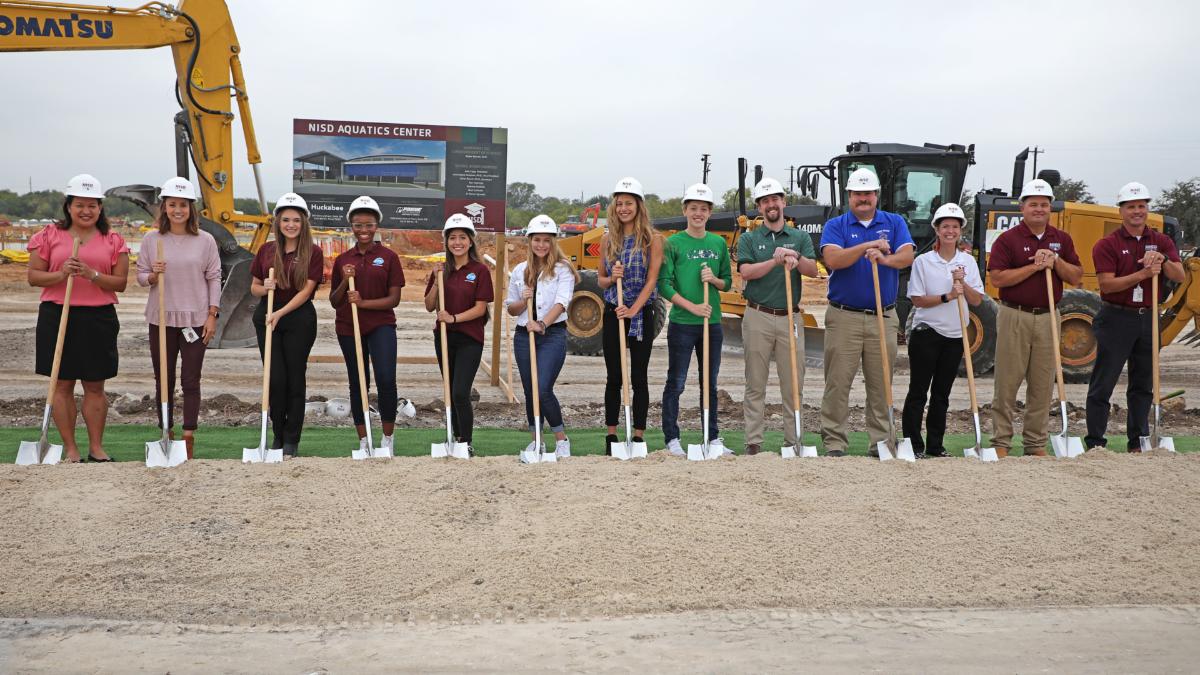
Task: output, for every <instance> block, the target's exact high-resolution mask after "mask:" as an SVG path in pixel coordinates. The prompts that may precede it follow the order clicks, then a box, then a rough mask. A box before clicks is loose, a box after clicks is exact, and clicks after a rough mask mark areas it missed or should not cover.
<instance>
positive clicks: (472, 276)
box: [467, 272, 475, 281]
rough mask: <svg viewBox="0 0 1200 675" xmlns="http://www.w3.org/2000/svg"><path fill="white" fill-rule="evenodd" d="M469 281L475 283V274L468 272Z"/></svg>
mask: <svg viewBox="0 0 1200 675" xmlns="http://www.w3.org/2000/svg"><path fill="white" fill-rule="evenodd" d="M467 281H475V273H474V272H467Z"/></svg>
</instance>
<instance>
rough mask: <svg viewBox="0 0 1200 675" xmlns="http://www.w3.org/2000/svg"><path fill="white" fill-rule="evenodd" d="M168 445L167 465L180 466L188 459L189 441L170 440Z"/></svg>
mask: <svg viewBox="0 0 1200 675" xmlns="http://www.w3.org/2000/svg"><path fill="white" fill-rule="evenodd" d="M167 445H168V447H167V466H168V467H174V466H179V465H180V464H183V463H184V462H186V461H187V443H184V442H183V441H170V442H169V443H168V444H167Z"/></svg>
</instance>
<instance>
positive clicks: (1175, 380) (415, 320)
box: [0, 260, 1200, 435]
mask: <svg viewBox="0 0 1200 675" xmlns="http://www.w3.org/2000/svg"><path fill="white" fill-rule="evenodd" d="M405 266H406V270H407V271H408V281H409V286H407V287H406V288H405V289H404V301H403V302H402V303H401V305H400V307H399V308H398V309H397V339H398V341H399V345H398V353H399V354H400V355H401V356H417V357H431V356H432V355H433V332H432V328H433V321H432V320H431V318H430V315H429V314H428V313H427V312H425V309H424V306H423V304H422V303H421V301H420V298H421V295H422V291H423V289H424V283H425V279H426V278H427V276H428V274H429V271H428V270H429V265H428V264H426V263H423V262H421V261H418V260H406V261H405ZM410 267H411V269H409V268H410ZM327 290H328V289H322V290H321V291H318V293H319V296H320V297H318V299H317V301H316V303H315V305H316V307H317V315H318V324H319V325H318V334H317V343H316V345H315V347H314V349H313V353H314V355H319V356H322V357H330V358H333V359H335V362H321V363H310V364H309V368H308V392H309V400H313V401H317V400H327V399H329V398H336V397H342V398H344V397H346V396H348V385H347V379H346V372H345V367H344V365H343V364H342V361H341V352H340V350H339V349H338V346H337V340H336V337H335V335H334V330H333V320H334V313H333V310H332V308H331V307H330V306H329V303H328V301H327ZM805 297H806V298H808V299H809V300H807V301H806V302H805V309H806V311H809V312H811V313H812V314H814V315H815V316H816V317H817V319H818V322H820V321H822V320H823V317H824V310H825V305H824V286H823V283H821V282H809V283H808V284H806V288H805ZM145 302H146V291H145V290H144V289H142V288H140V287H138V286H137V285H136V284H135V283H131V284H130V286H129V290H128V291H127V292H126V293H124V294H122V296H121V303H120V305H119V306H118V314H119V316H120V319H121V324H122V330H121V335H120V338H119V349H120V353H121V368H120V374H119V375H118V376H117V377H116V378H114V379H112V380H109V381H108V383H107V390H108V392H109V396H110V399H111V400H112V403H113V405H112V407H111V408H110V415H111V417H112V420H113V421H114V422H118V423H121V422H128V423H154V416H155V406H156V403H155V400H156V399H155V398H154V397H155V396H156V394H155V388H154V383H153V375H152V370H151V363H150V356H149V354H150V352H149V346H148V338H147V335H146V332H145V326H146V322H145V318H144V309H145ZM37 306H38V292H37V291H35V290H34V289H31V288H30V287H29V286H28V284H26V283H25V268H24V266H23V265H11V264H10V265H0V315H3V316H4V318H5V320H4V322H3V323H2V324H0V425H6V426H28V425H36V424H39V423H40V421H41V413H42V408H43V405H44V398H43V397H44V396H45V387H46V385H45V378H43V377H41V376H38V375H35V374H34V372H33V358H34V336H33V328H34V326H35V325H36V323H37ZM510 326H511V324H510ZM510 331H511V327H510ZM490 340H491V333H490V331H489V332H488V346H487V348H486V349H485V358H489V355H490V354H491V351H490V349H491V348H490ZM508 346H509V345H508V341H506V343H505V344H504V348H503V352H504V355H502V356H501V362H500V370H501V377H502V378H504V377H506V374H507V370H508V362H507V350H508ZM1162 358H1163V368H1162V373H1163V385H1162V386H1163V390H1164V392H1166V391H1171V390H1174V389H1186V388H1188V387H1189V386H1192V385H1194V383H1195V382H1196V381H1197V379H1200V350H1197V349H1192V348H1189V347H1185V346H1182V345H1171V346H1168V347H1167V348H1166V349H1164V350H1163V357H1162ZM897 361H898V362H897V367H896V375H895V378H894V382H895V383H894V391H895V392H896V393H895V396H896V400H897V403H896V406H897V409H899V407H900V406H901V405H902V404H903V397H904V392H906V391H907V388H908V359H907V356H906V355H905V353H904V349H903V348H901V350H900V356H899V358H898V360H897ZM260 367H261V366H260V365H259V359H258V354H257V350H255V349H253V348H245V349H221V350H212V351H210V352H209V353H208V355H207V356H206V358H205V364H204V379H203V383H202V386H203V395H204V398H205V402H204V405H203V407H202V409H201V423H202V424H204V423H209V424H219V425H239V424H258V415H259V403H258V400H259V395H260V394H259V391H260V390H259V387H260V386H261V374H260V373H261V371H260V370H259V368H260ZM512 370H513V375H512V377H513V384H514V385H515V387H516V392H515V395H516V399H515V401H516V402H515V403H510V402H509V401H508V398H507V396H506V394H505V393H504V391H503V390H502V389H500V388H498V387H493V386H491V385H490V384H489V375H488V373H487V372H486V371H485V370H484V369H483V368H481V369H480V372H479V375H478V377H477V379H476V385H475V386H476V391H477V392H478V401H479V402H478V406H477V408H476V411H475V412H476V424H478V425H480V426H509V425H511V423H512V419H513V418H514V416H516V417H519V416H520V415H521V414H522V410H523V408H522V404H521V401H522V400H523V398H522V394H521V392H520V376H519V375H518V374H517V372H516V366H515V364H514V365H513V366H512ZM649 372H650V390H651V393H652V396H651V401H652V404H651V410H650V415H649V417H650V422H649V423H650V425H651V426H652V427H657V426H658V425H659V424H660V422H659V420H660V415H661V412H660V410H661V409H660V407H659V404H658V403H657V401H658V400H659V399H660V396H659V395H658V394H659V393H660V392H661V391H662V386H663V383H664V378H665V376H666V372H667V358H666V332H665V331H664V332H663V333H662V334H661V335H660V336H659V338H658V340H657V341H656V343H655V349H654V352H653V356H652V357H651V364H650V369H649ZM860 377H861V376H860ZM606 379H607V373H606V370H605V367H604V360H603V358H601V357H589V356H568V357H567V362H566V365H565V366H564V367H563V370H562V374H561V375H560V376H559V380H558V385H557V386H556V387H555V393H556V394H557V395H558V397H559V399H560V401H561V402H562V403H563V406H564V411H563V413H564V418H565V421H566V423H567V425H568V426H569V427H594V426H601V425H602V424H603V423H604V410H603V405H602V403H601V400H602V391H603V383H604V382H605V381H606ZM398 380H399V388H400V396H401V397H403V398H407V399H410V400H412V401H413V402H414V404H415V405H416V406H417V408H418V416H417V418H416V419H414V420H411V421H407V422H404V423H406V424H409V425H412V426H421V427H436V426H439V425H441V424H443V421H442V420H443V417H442V414H441V410H442V407H441V406H442V401H441V399H442V390H441V374H440V371H439V370H438V368H437V366H436V365H434V364H406V365H404V366H402V367H401V369H400V371H399V375H398ZM977 385H978V395H979V400H980V402H981V404H982V405H983V406H984V407H983V410H982V412H983V414H982V420H983V422H984V427H985V433H987V432H988V431H989V430H990V415H988V414H987V410H988V408H987V404H988V402H990V401H991V397H992V379H991V377H990V376H985V377H982V378H979V379H978V380H977ZM718 386H719V390H720V391H719V392H718V395H719V397H720V403H719V415H720V416H721V419H722V420H723V424H724V425H725V426H731V427H732V426H740V424H741V418H742V411H741V401H742V396H743V390H744V378H743V375H742V360H741V355H740V354H739V353H735V352H727V353H726V354H725V355H724V358H723V361H722V368H721V372H720V375H719V378H718ZM823 386H824V385H823V380H822V378H821V374H820V373H819V372H814V371H812V370H810V372H808V373H807V375H806V376H805V378H804V385H803V389H804V401H805V403H804V408H805V413H804V414H805V427H806V428H807V429H810V430H816V429H818V428H819V420H818V412H819V401H820V400H821V396H822V393H823ZM1122 386H1123V385H1120V386H1119V387H1118V390H1117V391H1118V395H1116V396H1114V399H1113V401H1114V404H1115V407H1116V408H1117V410H1116V411H1115V412H1116V413H1117V414H1114V415H1113V418H1112V422H1111V423H1110V433H1121V432H1122V431H1123V429H1124V415H1123V414H1121V412H1120V410H1119V409H1120V408H1121V407H1123V404H1124V400H1123V396H1121V395H1120V394H1119V392H1121V391H1122ZM80 393H81V392H80ZM1086 393H1087V385H1086V384H1071V385H1067V398H1068V408H1069V410H1070V413H1071V417H1072V421H1074V422H1078V423H1079V424H1082V420H1083V402H1084V398H1085V396H1086ZM865 396H866V395H865V388H864V387H861V386H859V387H855V388H854V389H852V393H851V404H852V406H854V408H853V409H852V412H851V416H850V420H849V426H850V428H852V429H863V428H865V423H864V419H863V410H862V405H863V404H864V402H865ZM1022 398H1023V396H1022ZM1193 400H1194V399H1193ZM767 402H768V411H767V414H768V423H769V424H770V423H778V424H786V423H787V420H785V419H784V414H783V406H782V399H781V398H780V394H779V387H778V376H777V374H774V373H773V374H772V376H771V380H770V382H769V383H768V387H767ZM1168 404H1169V405H1168V406H1167V408H1166V417H1165V423H1166V424H1167V425H1168V426H1169V427H1170V428H1171V429H1172V432H1173V433H1175V434H1176V435H1192V434H1196V433H1200V410H1198V409H1196V408H1194V407H1191V408H1189V407H1188V406H1190V405H1194V404H1191V403H1189V402H1188V401H1187V400H1186V397H1184V398H1181V399H1174V400H1172V401H1169V402H1168ZM682 405H684V406H685V407H684V410H683V411H682V413H683V416H682V419H698V415H695V416H694V415H693V414H692V413H693V412H696V411H697V410H698V406H699V394H698V393H694V392H689V393H688V394H686V395H685V396H684V400H683V401H682ZM950 405H951V411H950V416H949V420H948V426H949V430H950V431H951V432H952V433H954V432H960V433H966V432H970V431H971V430H972V421H971V414H970V400H969V397H968V390H967V383H966V381H965V379H960V380H959V381H958V382H957V383H956V385H955V388H954V390H953V392H952V394H951V403H950ZM688 406H691V407H688ZM305 423H306V424H309V425H321V426H325V425H339V424H345V420H335V419H329V418H324V417H322V416H321V415H320V414H316V413H314V414H310V415H309V416H308V417H307V418H306V420H305Z"/></svg>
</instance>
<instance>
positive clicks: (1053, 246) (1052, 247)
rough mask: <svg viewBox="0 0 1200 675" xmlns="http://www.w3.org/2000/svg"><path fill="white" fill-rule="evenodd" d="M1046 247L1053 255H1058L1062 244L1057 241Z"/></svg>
mask: <svg viewBox="0 0 1200 675" xmlns="http://www.w3.org/2000/svg"><path fill="white" fill-rule="evenodd" d="M1048 246H1049V247H1050V250H1051V251H1054V252H1055V253H1058V249H1060V248H1062V244H1061V243H1059V242H1057V241H1052V242H1050V243H1049V244H1048Z"/></svg>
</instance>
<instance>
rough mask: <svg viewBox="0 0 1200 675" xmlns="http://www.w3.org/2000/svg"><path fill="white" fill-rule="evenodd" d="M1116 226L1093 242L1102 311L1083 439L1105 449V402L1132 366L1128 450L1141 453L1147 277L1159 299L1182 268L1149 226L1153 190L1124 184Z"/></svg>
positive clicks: (1146, 409)
mask: <svg viewBox="0 0 1200 675" xmlns="http://www.w3.org/2000/svg"><path fill="white" fill-rule="evenodd" d="M1117 208H1118V209H1120V211H1121V227H1120V228H1119V229H1116V230H1113V231H1112V233H1111V234H1109V235H1108V236H1106V237H1104V238H1103V239H1101V240H1100V241H1097V242H1096V245H1095V246H1093V247H1092V260H1094V261H1095V263H1096V280H1097V281H1098V282H1099V283H1100V299H1101V300H1102V301H1103V303H1104V304H1103V305H1102V306H1101V307H1100V313H1099V314H1097V315H1096V320H1095V321H1093V322H1092V330H1093V332H1094V333H1095V335H1096V365H1095V366H1094V367H1093V368H1092V379H1091V382H1089V383H1088V393H1087V438H1086V439H1084V440H1085V442H1086V443H1087V445H1088V447H1089V448H1097V447H1099V448H1103V447H1105V445H1106V444H1107V442H1108V441H1107V439H1106V438H1105V431H1107V429H1108V412H1109V401H1110V398H1111V396H1112V392H1113V388H1114V387H1116V385H1117V380H1118V379H1119V378H1120V377H1121V371H1122V370H1123V369H1124V368H1125V363H1126V362H1128V363H1129V384H1128V386H1127V387H1126V389H1125V401H1126V408H1127V411H1128V412H1127V415H1126V417H1125V430H1126V434H1127V437H1128V438H1127V441H1126V448H1127V449H1128V450H1129V451H1130V452H1136V451H1138V450H1140V437H1141V436H1146V435H1148V434H1149V430H1148V429H1149V425H1148V423H1147V416H1148V415H1149V413H1150V404H1151V403H1152V402H1153V401H1152V400H1151V399H1152V398H1153V397H1154V392H1153V390H1152V386H1153V377H1154V373H1153V371H1152V370H1151V368H1152V362H1151V356H1152V351H1151V350H1153V349H1154V348H1155V345H1156V342H1157V341H1156V340H1155V339H1154V334H1153V330H1152V317H1151V314H1150V312H1152V311H1154V309H1153V307H1154V304H1153V298H1152V297H1151V290H1150V286H1151V282H1150V280H1151V278H1152V277H1155V276H1158V277H1159V285H1158V290H1159V293H1162V292H1163V290H1164V289H1163V285H1164V283H1163V282H1164V280H1163V275H1165V276H1166V278H1167V279H1170V280H1172V281H1183V278H1184V272H1183V263H1182V262H1181V261H1180V260H1179V251H1177V250H1176V248H1175V242H1173V241H1171V238H1170V237H1168V236H1167V235H1165V234H1163V233H1162V232H1158V231H1155V230H1152V229H1150V228H1148V227H1146V218H1147V216H1148V215H1149V214H1150V191H1149V190H1147V189H1146V186H1145V185H1142V184H1141V183H1129V184H1127V185H1125V187H1123V188H1121V191H1120V192H1118V193H1117Z"/></svg>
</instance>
